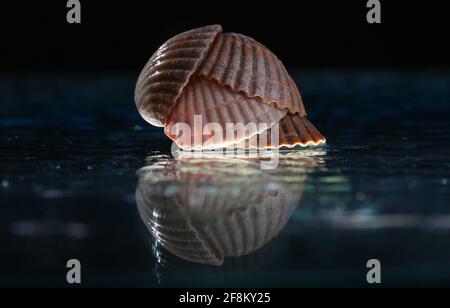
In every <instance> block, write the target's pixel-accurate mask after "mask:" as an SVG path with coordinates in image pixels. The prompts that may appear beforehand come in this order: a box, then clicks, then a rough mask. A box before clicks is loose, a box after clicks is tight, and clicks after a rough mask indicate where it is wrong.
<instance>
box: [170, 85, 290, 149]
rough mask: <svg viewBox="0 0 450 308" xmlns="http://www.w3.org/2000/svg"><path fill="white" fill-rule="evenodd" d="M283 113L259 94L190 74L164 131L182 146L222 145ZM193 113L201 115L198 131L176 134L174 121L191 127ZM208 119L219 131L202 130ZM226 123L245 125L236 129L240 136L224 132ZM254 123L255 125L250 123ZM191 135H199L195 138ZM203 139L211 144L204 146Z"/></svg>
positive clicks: (258, 130) (261, 128) (255, 131)
mask: <svg viewBox="0 0 450 308" xmlns="http://www.w3.org/2000/svg"><path fill="white" fill-rule="evenodd" d="M286 113H287V112H286V111H283V110H279V109H277V108H275V107H274V106H272V105H268V104H263V103H261V102H260V99H259V98H256V97H254V98H249V97H245V96H244V95H242V94H241V93H238V92H232V91H231V90H230V89H229V88H227V87H222V86H220V85H219V84H218V83H217V82H215V81H213V80H207V79H205V78H203V77H192V78H191V81H190V82H189V84H188V85H187V86H186V87H185V88H184V90H183V93H182V94H181V96H180V97H179V99H178V104H177V105H176V106H175V107H174V110H173V111H172V113H171V115H170V117H169V119H168V120H167V123H166V126H165V134H166V135H167V136H168V137H169V138H171V139H172V140H174V141H176V142H177V144H178V146H180V147H181V148H183V149H190V148H201V147H208V148H212V147H226V146H229V145H232V144H235V143H239V142H241V141H242V140H244V139H248V138H250V137H252V136H254V135H256V134H259V133H261V132H263V131H265V130H267V129H268V128H270V127H271V126H272V125H273V124H274V123H278V122H279V121H280V120H281V119H282V118H283V117H284V116H285V115H286ZM195 116H200V117H201V125H200V124H199V125H198V127H199V128H201V131H199V132H198V133H197V132H195V131H192V134H190V136H189V134H181V136H177V133H176V129H174V125H175V124H177V123H186V124H188V125H189V127H191V128H194V127H195V126H194V121H195V118H194V117H195ZM210 123H217V124H219V125H220V126H218V129H219V130H220V131H221V133H218V132H215V133H213V132H212V131H211V132H210V133H209V134H203V133H202V132H205V131H204V127H205V126H206V125H207V124H209V125H211V124H210ZM227 123H231V124H232V123H242V124H243V125H245V126H246V128H247V129H243V130H240V136H239V135H237V134H234V131H233V133H231V132H228V133H227V131H226V130H227ZM255 123H258V125H253V124H255ZM261 123H264V124H267V125H261ZM249 124H250V125H249ZM194 135H195V136H201V138H195V136H194ZM216 139H217V140H216ZM207 143H210V144H211V146H207Z"/></svg>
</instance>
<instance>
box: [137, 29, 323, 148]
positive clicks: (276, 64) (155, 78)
mask: <svg viewBox="0 0 450 308" xmlns="http://www.w3.org/2000/svg"><path fill="white" fill-rule="evenodd" d="M221 32H222V28H221V26H220V25H213V26H206V27H202V28H197V29H193V30H190V31H187V32H184V33H182V34H179V35H177V36H175V37H173V38H171V39H169V40H168V41H167V42H166V43H164V44H163V45H162V46H161V47H160V48H159V49H158V50H157V51H156V52H155V54H154V55H153V56H152V57H151V58H150V60H149V61H148V63H147V65H146V66H145V67H144V69H143V71H142V72H141V74H140V76H139V78H138V81H137V84H136V90H135V102H136V106H137V108H138V110H139V112H140V114H141V115H142V117H143V118H144V119H145V120H146V121H148V122H149V123H151V124H153V125H155V126H164V127H165V133H166V135H167V136H169V137H170V138H171V139H172V140H175V141H176V143H177V144H178V146H180V147H181V148H182V149H193V148H194V149H202V148H203V149H205V148H218V147H228V146H233V145H236V144H237V146H238V147H241V146H242V145H245V147H247V145H249V144H255V147H256V146H257V145H258V143H256V141H257V140H259V139H260V138H264V137H262V136H260V135H259V134H262V133H265V132H266V131H267V130H268V131H267V133H268V134H271V133H272V131H270V127H272V126H271V125H267V126H266V127H267V128H266V129H264V130H263V129H262V128H261V126H257V127H258V130H257V131H256V133H252V134H248V135H245V136H243V139H242V138H240V137H238V138H235V139H227V138H225V140H221V142H216V141H215V140H216V139H215V138H212V137H213V136H215V137H216V138H217V139H218V137H219V136H217V135H214V134H205V135H204V134H200V135H201V136H200V137H198V136H195V137H194V136H190V137H191V138H186V140H184V139H183V138H178V137H179V136H177V135H176V134H175V133H174V132H172V128H173V127H174V125H175V124H177V123H186V124H188V125H189V126H190V127H191V128H192V126H193V125H192V124H193V119H194V116H195V115H200V116H202V122H203V124H204V125H206V124H209V123H217V124H220V125H221V126H222V136H225V137H226V136H227V135H226V134H224V133H223V131H224V129H223V128H225V127H226V124H227V123H242V124H244V125H247V124H252V123H255V124H261V123H270V124H273V123H276V122H280V127H281V129H280V136H279V141H280V142H279V146H288V147H293V146H296V145H301V146H306V145H310V144H314V145H316V144H319V143H325V137H324V136H322V135H321V134H320V132H319V131H318V130H317V129H316V128H315V127H314V126H313V125H312V124H311V123H310V122H309V121H308V120H307V119H306V112H305V108H304V105H303V101H302V98H301V95H300V92H299V90H298V88H297V86H296V84H295V82H294V81H293V80H292V78H291V77H290V75H289V74H288V72H287V71H286V68H285V67H284V65H283V64H282V62H281V61H280V60H279V59H278V58H277V57H276V56H275V55H274V54H273V53H272V52H271V51H270V50H269V49H267V48H266V47H265V46H264V45H262V44H261V43H259V42H257V41H255V40H254V39H252V38H250V37H247V36H245V35H242V34H236V33H221ZM238 110H240V112H238ZM189 139H191V140H189ZM198 139H199V140H198ZM249 139H252V140H249ZM183 140H184V141H183ZM198 141H200V142H201V144H198V143H199V142H198ZM272 141H273V140H269V144H268V147H273V146H276V143H274V142H272ZM186 144H187V145H186ZM251 147H252V146H251ZM258 147H260V146H258Z"/></svg>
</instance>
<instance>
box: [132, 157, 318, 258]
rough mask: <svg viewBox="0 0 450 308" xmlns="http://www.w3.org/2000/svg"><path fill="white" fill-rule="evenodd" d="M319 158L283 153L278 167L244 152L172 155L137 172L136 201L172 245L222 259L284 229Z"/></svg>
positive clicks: (191, 254)
mask: <svg viewBox="0 0 450 308" xmlns="http://www.w3.org/2000/svg"><path fill="white" fill-rule="evenodd" d="M314 166H315V164H314V162H312V161H310V160H308V159H307V158H305V157H300V156H295V157H289V156H288V157H286V158H284V159H282V163H281V168H279V170H274V171H273V173H268V172H263V171H261V170H260V169H259V168H258V167H257V164H256V166H255V164H254V162H253V161H252V160H248V161H247V160H246V159H229V160H227V161H223V160H220V159H215V158H205V157H203V158H202V159H195V158H194V159H191V158H190V159H186V160H184V159H180V160H177V161H174V160H168V161H166V162H161V163H159V164H154V165H152V166H148V167H144V168H142V169H141V170H140V171H139V172H138V174H139V183H138V187H137V189H136V201H137V206H138V209H139V212H140V214H141V217H142V220H143V222H144V223H145V224H146V226H147V227H148V229H149V231H150V232H151V234H152V235H153V236H154V238H155V239H156V240H157V242H158V243H159V244H161V246H162V247H164V248H165V249H166V250H168V251H169V252H171V253H172V254H174V255H176V256H178V257H180V258H182V259H184V260H187V261H190V262H195V263H201V264H209V265H216V266H217V265H222V264H223V262H224V259H225V258H226V257H237V256H242V255H247V254H249V253H251V252H253V251H256V250H258V249H260V248H261V247H262V246H264V245H265V244H267V243H268V242H269V241H271V240H272V239H273V238H274V237H276V236H277V235H278V234H279V232H280V231H281V230H282V229H283V228H284V227H285V226H286V224H287V222H288V220H289V218H290V216H291V215H292V213H293V211H294V210H295V208H296V207H297V206H298V204H299V202H300V199H301V196H302V191H303V186H304V182H305V180H306V177H307V169H308V168H311V167H314ZM224 170H226V176H224ZM244 174H245V176H243V175H244Z"/></svg>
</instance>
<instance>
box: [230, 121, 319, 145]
mask: <svg viewBox="0 0 450 308" xmlns="http://www.w3.org/2000/svg"><path fill="white" fill-rule="evenodd" d="M275 128H278V132H273V129H275ZM272 134H274V135H275V136H276V137H278V140H277V141H276V142H274V140H272ZM263 138H264V139H263ZM321 143H325V137H324V136H323V135H322V134H321V133H320V132H319V131H318V130H317V128H316V127H315V126H314V125H313V124H312V123H311V122H310V121H309V120H308V119H307V118H306V117H300V116H298V115H296V114H290V113H288V114H287V115H286V116H285V117H284V118H283V119H282V120H281V121H280V122H279V123H278V126H272V127H271V128H270V129H268V130H267V131H265V132H262V133H261V134H258V135H255V136H253V137H251V138H249V139H247V140H244V141H242V142H240V143H238V144H237V145H236V147H238V148H261V147H263V148H264V147H266V148H279V147H289V148H292V147H295V146H302V147H306V146H308V145H311V144H312V145H318V144H321ZM264 145H265V146H264Z"/></svg>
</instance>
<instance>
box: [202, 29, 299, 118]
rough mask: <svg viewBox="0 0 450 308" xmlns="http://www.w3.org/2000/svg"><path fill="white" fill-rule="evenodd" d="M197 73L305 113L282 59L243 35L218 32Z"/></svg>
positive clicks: (297, 112) (291, 111) (291, 109)
mask: <svg viewBox="0 0 450 308" xmlns="http://www.w3.org/2000/svg"><path fill="white" fill-rule="evenodd" d="M198 74H199V75H202V76H205V77H206V78H210V79H214V80H216V81H217V82H218V83H219V84H220V85H225V86H228V87H230V88H231V89H232V90H233V91H237V92H242V93H245V95H247V96H248V97H259V98H261V100H262V102H264V103H274V104H276V106H277V107H278V108H279V109H287V110H288V111H289V112H290V113H296V114H298V115H300V116H305V115H306V112H305V108H304V106H303V102H302V98H301V96H300V92H299V91H298V88H297V86H296V84H295V82H294V81H293V80H292V78H291V77H290V76H289V74H288V73H287V71H286V68H285V67H284V65H283V64H282V63H281V61H280V60H279V59H278V58H277V57H276V56H275V55H274V54H273V53H272V52H271V51H270V50H269V49H267V48H266V47H265V46H264V45H262V44H261V43H258V42H256V41H255V40H253V39H252V38H249V37H247V36H245V35H242V34H235V33H221V34H219V35H218V36H217V38H216V41H215V42H214V44H213V46H212V47H211V49H210V50H209V52H208V55H207V57H205V59H204V61H203V62H202V63H201V65H200V67H199V71H198Z"/></svg>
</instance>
